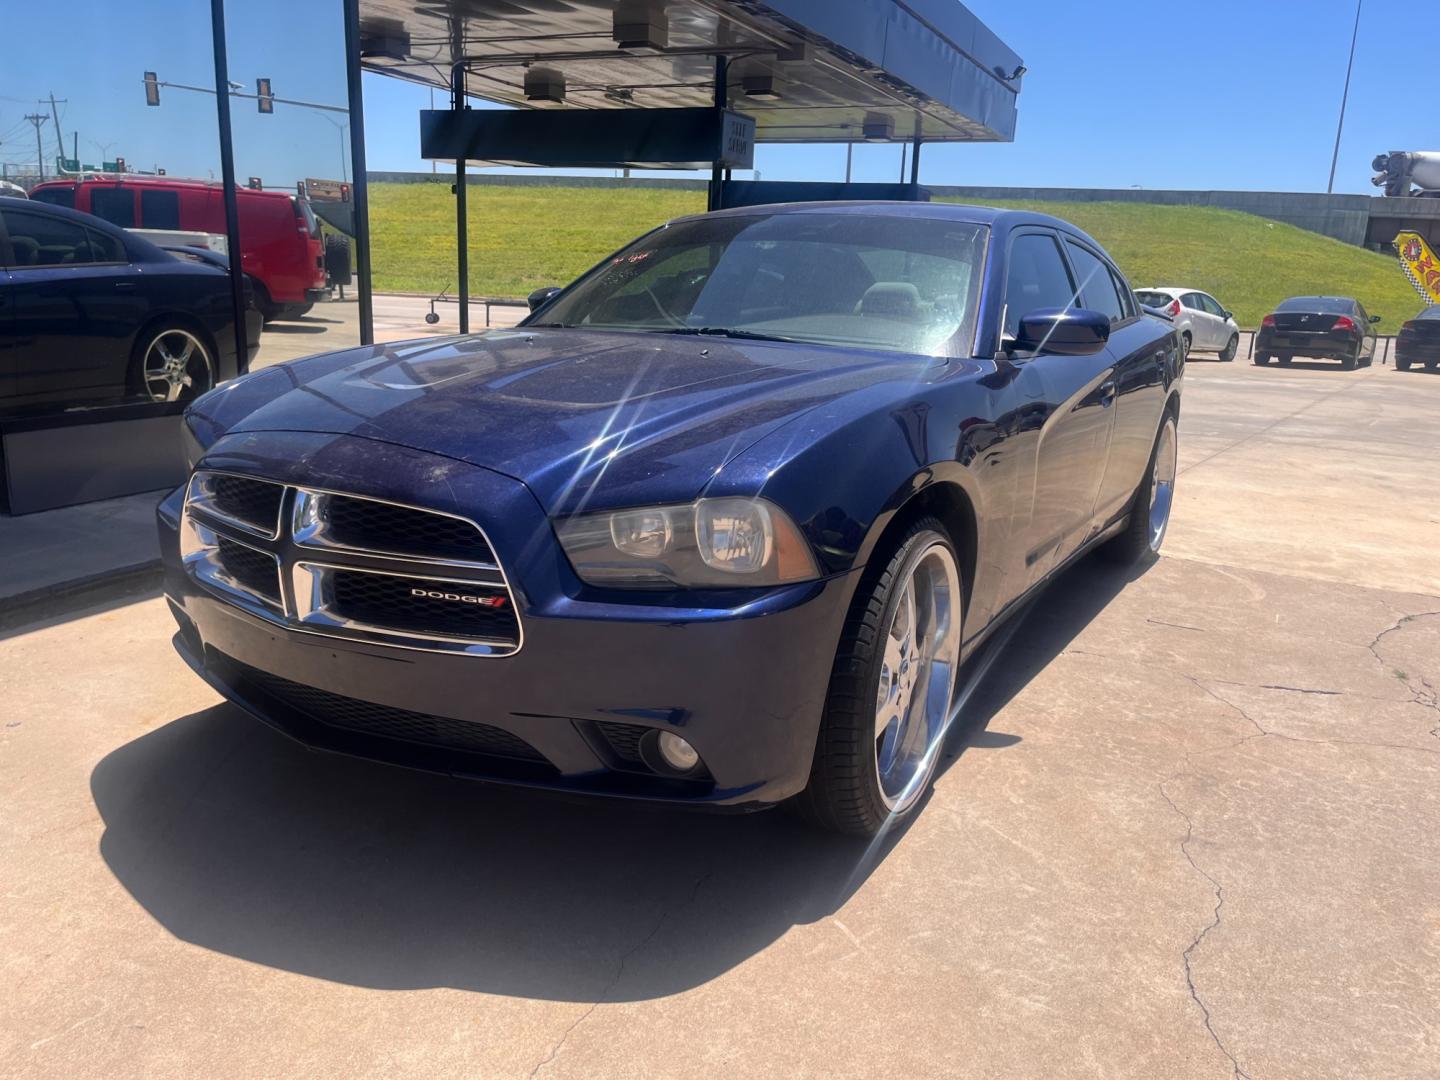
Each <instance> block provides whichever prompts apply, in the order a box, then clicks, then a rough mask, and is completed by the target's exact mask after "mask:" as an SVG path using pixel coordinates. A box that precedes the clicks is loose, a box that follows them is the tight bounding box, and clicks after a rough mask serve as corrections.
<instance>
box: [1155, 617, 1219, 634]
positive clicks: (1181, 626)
mask: <svg viewBox="0 0 1440 1080" xmlns="http://www.w3.org/2000/svg"><path fill="white" fill-rule="evenodd" d="M1145 621H1146V622H1147V623H1150V625H1152V626H1169V627H1173V628H1174V629H1176V630H1194V631H1195V632H1196V633H1197V634H1203V633H1205V628H1204V627H1203V626H1186V625H1185V624H1184V623H1178V622H1166V621H1165V620H1164V619H1156V618H1147V619H1146V620H1145Z"/></svg>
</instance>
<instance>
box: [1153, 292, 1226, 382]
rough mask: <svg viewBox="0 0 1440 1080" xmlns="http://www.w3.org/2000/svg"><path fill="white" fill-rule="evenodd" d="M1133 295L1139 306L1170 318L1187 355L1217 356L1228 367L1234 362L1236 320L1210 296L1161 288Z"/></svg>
mask: <svg viewBox="0 0 1440 1080" xmlns="http://www.w3.org/2000/svg"><path fill="white" fill-rule="evenodd" d="M1135 295H1136V296H1138V297H1139V298H1140V302H1141V303H1142V304H1145V305H1146V306H1148V307H1153V308H1159V309H1160V310H1161V311H1163V312H1165V314H1166V315H1168V316H1170V318H1171V320H1172V321H1173V322H1174V323H1175V326H1176V329H1178V330H1179V331H1180V340H1181V344H1182V345H1183V346H1184V348H1185V352H1186V353H1187V354H1188V353H1189V352H1190V350H1192V349H1199V350H1200V351H1202V352H1215V353H1219V354H1220V359H1221V360H1224V361H1226V362H1227V363H1228V362H1229V361H1231V360H1234V359H1235V352H1236V350H1237V349H1239V347H1240V326H1239V324H1238V323H1237V322H1236V321H1235V316H1234V315H1232V314H1231V313H1230V312H1229V311H1227V310H1226V309H1225V308H1223V307H1221V306H1220V301H1218V300H1216V299H1215V298H1214V297H1213V296H1211V295H1210V294H1209V293H1207V292H1201V291H1200V290H1199V289H1186V288H1182V287H1176V286H1171V285H1161V286H1156V287H1154V288H1150V289H1138V290H1136V293H1135Z"/></svg>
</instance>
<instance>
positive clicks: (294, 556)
mask: <svg viewBox="0 0 1440 1080" xmlns="http://www.w3.org/2000/svg"><path fill="white" fill-rule="evenodd" d="M180 554H181V557H182V559H183V561H184V564H185V569H186V572H187V573H189V574H190V576H191V577H192V578H194V579H195V580H196V581H197V582H199V583H200V584H201V585H203V586H204V587H205V588H206V589H208V590H209V591H210V592H212V593H214V594H216V595H218V596H219V597H221V598H222V599H224V600H226V601H227V602H229V603H231V604H233V605H235V606H236V607H239V608H242V609H243V610H245V611H248V612H249V613H250V614H252V615H256V616H258V617H260V618H262V619H266V620H268V621H270V622H274V623H279V624H281V625H283V626H288V627H290V628H291V629H293V630H300V631H303V632H306V633H313V634H324V635H327V636H330V637H342V638H350V639H352V640H356V641H368V642H373V643H376V644H384V645H392V646H397V647H400V648H407V649H425V650H429V651H434V652H460V653H466V654H469V655H474V656H509V655H511V654H513V653H515V652H516V651H518V650H519V648H520V645H521V641H522V632H521V627H520V615H519V612H518V611H516V609H515V595H514V593H513V592H512V591H511V589H510V585H509V582H508V581H507V580H506V578H505V572H504V570H502V569H501V567H500V564H499V561H498V559H496V557H495V552H494V548H492V547H491V545H490V540H489V538H488V537H486V535H485V532H484V530H483V529H481V528H480V526H479V525H477V524H476V523H475V522H473V521H471V520H469V519H468V518H463V517H459V516H458V515H455V514H447V513H443V512H441V511H438V510H428V509H425V508H424V507H419V506H407V505H403V504H400V503H394V502H388V501H386V500H382V499H374V498H371V497H369V496H364V495H356V494H353V493H350V492H334V491H323V490H319V489H316V488H307V487H298V486H294V485H284V484H279V483H276V482H274V481H271V480H261V479H259V478H257V477H250V476H241V475H239V474H235V473H226V472H218V471H215V470H206V469H202V470H200V471H198V472H196V473H195V475H194V476H192V477H191V478H190V483H189V485H188V487H187V488H186V492H185V508H184V512H183V515H182V518H181V526H180Z"/></svg>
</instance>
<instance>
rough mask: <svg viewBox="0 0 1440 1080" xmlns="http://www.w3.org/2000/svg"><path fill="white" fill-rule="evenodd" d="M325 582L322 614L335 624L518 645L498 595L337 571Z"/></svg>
mask: <svg viewBox="0 0 1440 1080" xmlns="http://www.w3.org/2000/svg"><path fill="white" fill-rule="evenodd" d="M328 578H329V582H330V591H331V595H330V599H329V602H328V603H327V604H326V609H325V610H326V614H327V615H329V616H332V617H335V618H339V619H343V620H348V621H351V622H355V623H362V624H364V625H365V626H368V627H376V628H382V629H386V630H398V631H402V632H406V633H414V634H425V635H434V636H439V637H451V638H475V639H477V640H482V641H496V642H503V643H506V644H513V643H514V642H516V641H517V640H519V627H518V624H517V623H516V621H515V611H514V609H513V607H512V605H511V601H510V597H509V595H508V594H507V593H506V592H505V591H504V590H503V589H493V588H486V587H485V586H484V585H480V584H470V583H461V582H453V581H435V580H433V579H431V578H418V577H399V576H395V575H391V574H372V573H366V572H364V571H352V570H342V569H338V568H336V569H331V570H330V571H329V573H328ZM417 594H425V595H417ZM476 601H485V602H486V603H477V602H476ZM491 603H493V604H494V605H495V606H488V605H489V604H491Z"/></svg>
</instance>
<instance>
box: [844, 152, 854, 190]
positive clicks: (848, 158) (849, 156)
mask: <svg viewBox="0 0 1440 1080" xmlns="http://www.w3.org/2000/svg"><path fill="white" fill-rule="evenodd" d="M854 161H855V144H854V143H853V142H847V143H846V144H845V183H847V184H848V183H850V166H851V165H852V164H854Z"/></svg>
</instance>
